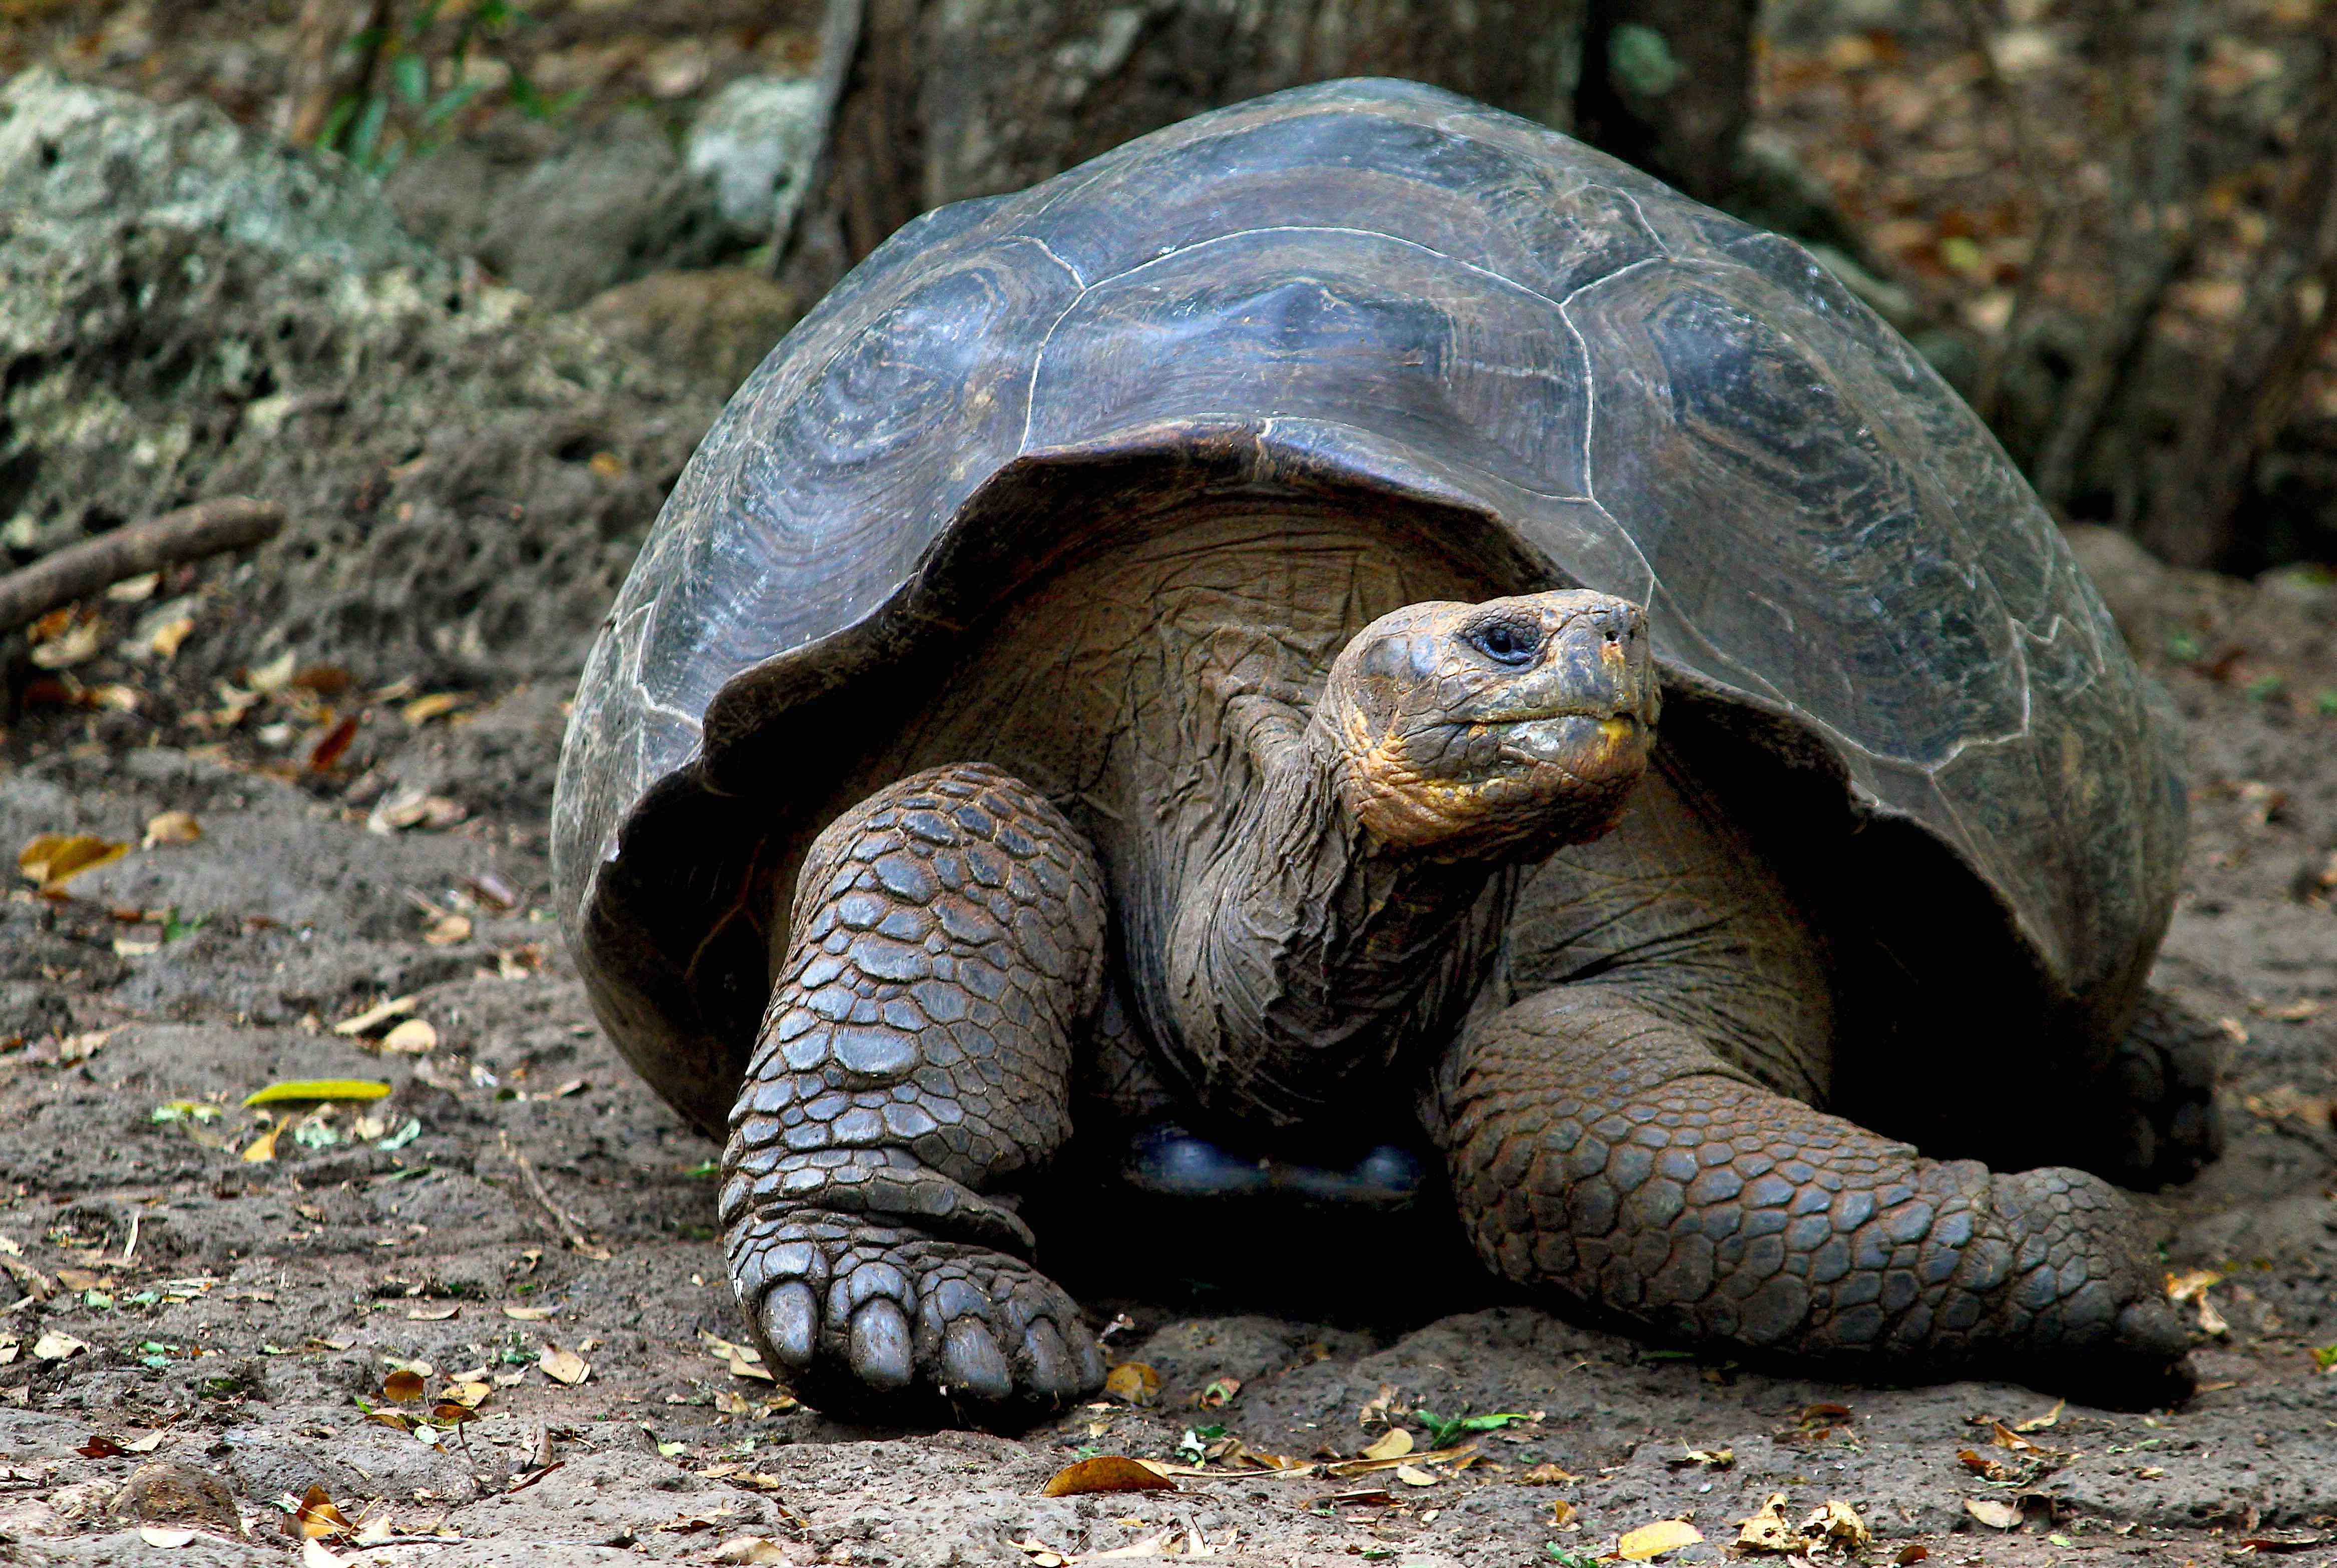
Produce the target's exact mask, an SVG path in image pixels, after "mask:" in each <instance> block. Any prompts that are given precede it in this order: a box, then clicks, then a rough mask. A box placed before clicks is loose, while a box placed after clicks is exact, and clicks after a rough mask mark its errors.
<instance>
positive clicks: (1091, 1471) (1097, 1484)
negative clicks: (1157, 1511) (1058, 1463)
mask: <svg viewBox="0 0 2337 1568" xmlns="http://www.w3.org/2000/svg"><path fill="white" fill-rule="evenodd" d="M1176 1489H1177V1483H1176V1482H1174V1481H1171V1480H1170V1479H1169V1478H1168V1476H1166V1475H1159V1474H1157V1473H1155V1472H1154V1471H1152V1470H1149V1469H1148V1468H1146V1467H1145V1466H1144V1465H1142V1464H1141V1463H1139V1461H1137V1460H1134V1459H1130V1458H1129V1457H1128V1456H1127V1455H1123V1454H1104V1455H1098V1456H1097V1457H1095V1458H1093V1459H1082V1460H1080V1462H1079V1463H1078V1464H1076V1465H1065V1466H1064V1467H1063V1468H1061V1470H1058V1471H1056V1472H1055V1473H1054V1475H1051V1476H1050V1477H1048V1479H1047V1484H1046V1485H1044V1486H1041V1488H1039V1495H1040V1496H1041V1497H1079V1496H1083V1495H1086V1494H1088V1493H1090V1492H1174V1491H1175V1490H1176Z"/></svg>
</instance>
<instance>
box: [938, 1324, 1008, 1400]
mask: <svg viewBox="0 0 2337 1568" xmlns="http://www.w3.org/2000/svg"><path fill="white" fill-rule="evenodd" d="M941 1380H942V1386H943V1387H944V1388H947V1389H949V1390H950V1391H952V1392H953V1393H958V1392H962V1393H963V1394H965V1395H966V1396H968V1397H972V1398H974V1399H979V1400H982V1401H983V1403H985V1404H992V1405H994V1404H996V1403H998V1402H999V1401H1000V1400H1002V1399H1004V1398H1006V1397H1009V1396H1011V1395H1012V1393H1013V1392H1014V1368H1013V1367H1010V1366H1008V1365H1007V1364H1006V1352H1004V1351H1003V1350H1001V1349H1000V1348H998V1339H997V1337H996V1336H994V1335H993V1334H992V1333H991V1331H990V1330H989V1329H988V1328H986V1327H984V1326H983V1324H982V1323H981V1322H980V1321H978V1320H977V1319H974V1318H959V1319H958V1320H957V1321H956V1322H954V1323H953V1324H951V1325H950V1326H949V1332H948V1333H946V1334H944V1336H943V1337H942V1376H941Z"/></svg>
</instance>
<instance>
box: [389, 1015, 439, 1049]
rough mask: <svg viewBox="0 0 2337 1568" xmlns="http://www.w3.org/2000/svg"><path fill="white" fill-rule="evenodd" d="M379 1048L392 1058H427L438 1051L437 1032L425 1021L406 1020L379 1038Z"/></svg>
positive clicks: (422, 1019)
mask: <svg viewBox="0 0 2337 1568" xmlns="http://www.w3.org/2000/svg"><path fill="white" fill-rule="evenodd" d="M381 1048H382V1049H383V1050H385V1051H386V1052H388V1053H389V1054H392V1055H394V1056H427V1055H429V1054H430V1053H432V1052H433V1051H435V1050H437V1049H438V1031H437V1029H436V1028H435V1027H434V1026H433V1025H432V1024H430V1022H429V1021H428V1020H427V1019H424V1018H408V1019H407V1020H406V1022H404V1023H403V1024H399V1025H398V1026H397V1027H396V1028H395V1029H392V1030H391V1031H390V1032H389V1033H388V1034H385V1035H383V1036H382V1037H381Z"/></svg>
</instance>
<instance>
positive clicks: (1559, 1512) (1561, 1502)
mask: <svg viewBox="0 0 2337 1568" xmlns="http://www.w3.org/2000/svg"><path fill="white" fill-rule="evenodd" d="M1573 1523H1574V1504H1571V1503H1569V1502H1568V1501H1567V1500H1566V1499H1565V1498H1563V1497H1553V1498H1551V1499H1550V1528H1551V1529H1553V1530H1563V1529H1565V1528H1566V1527H1567V1526H1568V1525H1569V1524H1573Z"/></svg>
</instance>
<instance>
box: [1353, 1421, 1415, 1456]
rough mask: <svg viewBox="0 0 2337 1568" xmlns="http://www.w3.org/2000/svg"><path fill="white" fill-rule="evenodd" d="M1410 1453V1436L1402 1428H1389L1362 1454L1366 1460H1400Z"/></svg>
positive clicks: (1408, 1432)
mask: <svg viewBox="0 0 2337 1568" xmlns="http://www.w3.org/2000/svg"><path fill="white" fill-rule="evenodd" d="M1411 1452H1412V1434H1411V1432H1410V1431H1408V1430H1407V1429H1405V1428H1404V1427H1402V1426H1391V1427H1389V1428H1388V1429H1387V1430H1386V1431H1385V1432H1384V1433H1382V1434H1381V1435H1380V1437H1379V1440H1378V1441H1377V1442H1375V1443H1374V1444H1373V1445H1372V1446H1370V1447H1368V1448H1366V1449H1364V1452H1363V1457H1364V1458H1366V1459H1401V1458H1403V1456H1404V1455H1407V1454H1409V1453H1411Z"/></svg>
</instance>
